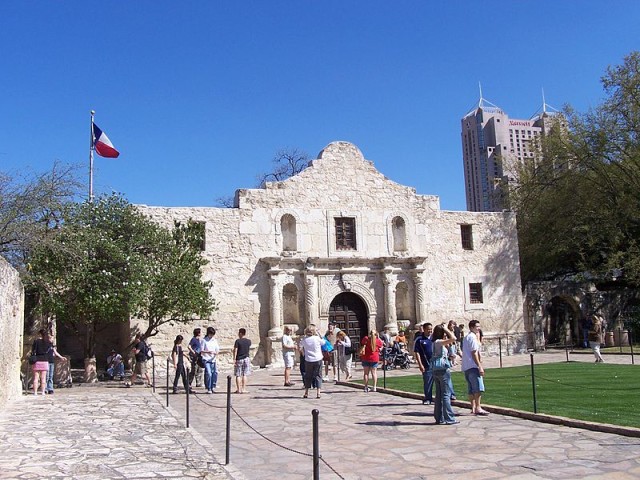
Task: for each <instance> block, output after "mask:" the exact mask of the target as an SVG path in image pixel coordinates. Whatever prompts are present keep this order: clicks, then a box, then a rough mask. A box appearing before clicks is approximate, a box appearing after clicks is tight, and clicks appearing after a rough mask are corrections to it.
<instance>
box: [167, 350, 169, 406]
mask: <svg viewBox="0 0 640 480" xmlns="http://www.w3.org/2000/svg"><path fill="white" fill-rule="evenodd" d="M167 407H169V359H168V358H167Z"/></svg>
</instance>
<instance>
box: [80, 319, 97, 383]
mask: <svg viewBox="0 0 640 480" xmlns="http://www.w3.org/2000/svg"><path fill="white" fill-rule="evenodd" d="M86 325H87V329H86V335H85V345H84V376H83V382H84V383H95V382H97V381H98V373H97V369H96V354H95V350H96V326H95V324H94V323H93V322H91V323H87V324H86Z"/></svg>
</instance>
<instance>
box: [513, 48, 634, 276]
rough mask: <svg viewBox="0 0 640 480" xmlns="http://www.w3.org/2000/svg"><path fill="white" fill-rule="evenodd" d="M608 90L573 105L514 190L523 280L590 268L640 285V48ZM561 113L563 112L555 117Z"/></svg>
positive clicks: (607, 82)
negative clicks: (589, 104)
mask: <svg viewBox="0 0 640 480" xmlns="http://www.w3.org/2000/svg"><path fill="white" fill-rule="evenodd" d="M602 84H603V86H604V89H605V92H606V93H607V95H608V96H607V98H606V99H605V101H604V102H603V103H602V104H601V105H599V106H598V107H596V108H594V109H592V110H590V111H588V112H587V113H585V114H580V113H577V112H575V111H573V110H572V109H570V108H566V109H565V112H564V116H563V117H562V118H566V120H567V127H566V128H560V127H559V126H558V125H555V127H554V128H551V130H550V132H549V133H548V134H547V135H546V136H544V137H543V138H542V140H541V142H540V153H541V155H539V156H538V157H537V160H536V162H532V163H529V164H525V165H522V166H521V168H520V171H519V187H518V188H517V189H516V190H515V192H514V194H513V195H512V197H511V198H512V201H513V205H514V207H515V209H516V210H517V215H518V235H519V240H520V250H521V264H522V273H523V280H524V281H529V280H534V279H539V278H541V277H551V276H556V275H559V274H563V273H576V272H582V271H589V272H591V273H594V274H598V275H601V276H605V277H606V276H609V277H611V276H613V277H618V276H619V275H618V273H620V272H621V273H622V277H623V279H624V281H625V282H627V283H629V284H631V285H635V286H640V256H639V254H640V247H639V241H640V143H639V140H640V136H639V133H640V53H638V52H633V53H631V54H630V55H628V56H627V57H625V59H624V63H623V64H622V65H620V66H616V67H610V68H609V69H608V70H607V73H606V75H605V76H604V77H603V78H602ZM556 121H558V119H556Z"/></svg>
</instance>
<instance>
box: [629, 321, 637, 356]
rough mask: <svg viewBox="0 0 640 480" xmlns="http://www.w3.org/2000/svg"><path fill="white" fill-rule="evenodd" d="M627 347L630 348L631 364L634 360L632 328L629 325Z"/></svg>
mask: <svg viewBox="0 0 640 480" xmlns="http://www.w3.org/2000/svg"><path fill="white" fill-rule="evenodd" d="M629 347H630V348H631V365H635V364H636V362H635V360H634V359H633V329H632V328H631V327H629Z"/></svg>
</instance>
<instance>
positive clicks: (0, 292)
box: [0, 256, 24, 407]
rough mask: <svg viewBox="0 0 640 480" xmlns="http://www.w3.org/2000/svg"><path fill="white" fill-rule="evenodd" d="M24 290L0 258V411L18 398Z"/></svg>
mask: <svg viewBox="0 0 640 480" xmlns="http://www.w3.org/2000/svg"><path fill="white" fill-rule="evenodd" d="M23 328H24V287H23V286H22V282H21V281H20V276H19V275H18V272H17V271H16V270H15V269H14V268H13V267H11V265H9V264H8V263H7V261H6V260H5V259H4V258H2V257H1V256H0V345H2V348H1V349H0V363H1V364H2V365H3V368H1V369H0V385H2V388H0V407H2V406H3V405H5V404H6V403H7V402H8V401H9V400H11V399H14V398H16V397H18V396H19V395H20V392H21V389H22V385H21V382H20V365H21V358H20V357H21V356H22V342H23V337H22V331H23Z"/></svg>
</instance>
